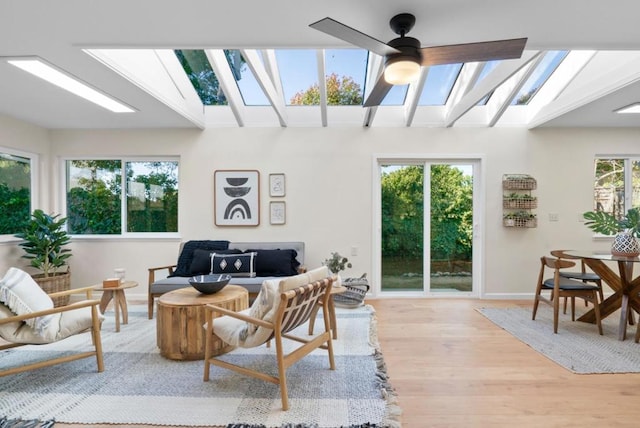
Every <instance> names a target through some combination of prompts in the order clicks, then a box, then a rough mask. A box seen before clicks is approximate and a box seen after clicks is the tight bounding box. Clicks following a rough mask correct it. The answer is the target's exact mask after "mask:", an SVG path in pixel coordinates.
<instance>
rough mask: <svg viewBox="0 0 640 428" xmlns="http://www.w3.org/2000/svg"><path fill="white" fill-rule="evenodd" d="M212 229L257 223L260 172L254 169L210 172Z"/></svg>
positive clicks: (258, 221) (255, 224)
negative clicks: (213, 221) (212, 201)
mask: <svg viewBox="0 0 640 428" xmlns="http://www.w3.org/2000/svg"><path fill="white" fill-rule="evenodd" d="M213 181H214V192H215V196H214V215H215V224H216V226H257V225H259V224H260V173H259V172H258V171H256V170H235V171H234V170H217V171H215V173H214V180H213Z"/></svg>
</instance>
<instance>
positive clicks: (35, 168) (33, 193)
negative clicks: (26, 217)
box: [0, 146, 40, 242]
mask: <svg viewBox="0 0 640 428" xmlns="http://www.w3.org/2000/svg"><path fill="white" fill-rule="evenodd" d="M0 153H6V154H9V155H13V156H20V157H22V158H28V159H29V162H30V167H31V168H30V169H31V174H30V175H31V177H30V180H31V188H30V189H29V199H30V207H29V213H32V212H33V211H34V210H35V209H36V207H38V206H39V203H37V202H36V201H39V198H38V196H39V195H40V185H39V184H40V173H39V171H40V168H39V167H40V156H39V155H38V154H37V153H34V152H27V151H23V150H17V149H13V148H10V147H5V146H0ZM15 241H20V239H18V238H16V237H15V236H14V235H13V234H0V242H15Z"/></svg>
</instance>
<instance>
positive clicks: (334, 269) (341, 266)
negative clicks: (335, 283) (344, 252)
mask: <svg viewBox="0 0 640 428" xmlns="http://www.w3.org/2000/svg"><path fill="white" fill-rule="evenodd" d="M322 264H323V265H325V266H327V267H328V268H329V270H330V271H331V273H335V274H337V273H339V272H340V271H343V270H345V269H346V268H351V262H350V261H349V259H347V258H346V257H343V256H341V255H340V253H338V252H333V253H331V257H329V258H328V259H326V260H325V261H324V262H322Z"/></svg>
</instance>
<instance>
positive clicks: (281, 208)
mask: <svg viewBox="0 0 640 428" xmlns="http://www.w3.org/2000/svg"><path fill="white" fill-rule="evenodd" d="M286 208H287V207H286V204H285V203H284V201H272V202H271V203H269V219H270V223H271V224H285V222H286V220H287V218H286V214H287V209H286Z"/></svg>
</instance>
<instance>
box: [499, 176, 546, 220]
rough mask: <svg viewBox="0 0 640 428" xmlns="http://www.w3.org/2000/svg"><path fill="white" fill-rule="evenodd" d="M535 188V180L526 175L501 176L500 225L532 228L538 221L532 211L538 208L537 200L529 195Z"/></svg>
mask: <svg viewBox="0 0 640 428" xmlns="http://www.w3.org/2000/svg"><path fill="white" fill-rule="evenodd" d="M536 188H537V182H536V180H535V178H533V177H531V176H530V175H526V174H504V175H503V176H502V191H503V192H502V211H503V216H502V224H503V225H504V226H505V227H517V228H533V227H537V226H538V219H537V218H536V214H535V213H533V212H532V210H534V209H536V208H537V207H538V198H536V197H535V196H533V195H532V194H531V191H532V190H535V189H536Z"/></svg>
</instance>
